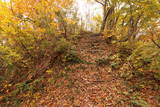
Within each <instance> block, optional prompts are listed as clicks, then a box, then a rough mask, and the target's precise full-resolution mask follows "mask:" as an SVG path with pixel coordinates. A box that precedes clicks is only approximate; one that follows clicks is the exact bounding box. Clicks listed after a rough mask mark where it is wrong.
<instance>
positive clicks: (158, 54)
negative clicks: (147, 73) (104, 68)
mask: <svg viewBox="0 0 160 107" xmlns="http://www.w3.org/2000/svg"><path fill="white" fill-rule="evenodd" d="M128 61H130V62H132V65H133V66H134V67H135V68H137V69H141V70H151V71H160V49H158V48H157V47H156V46H155V45H154V44H152V43H150V42H148V43H141V44H139V46H138V48H137V49H135V50H134V51H133V54H132V55H131V56H130V57H129V58H128Z"/></svg>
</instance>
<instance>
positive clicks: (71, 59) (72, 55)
mask: <svg viewBox="0 0 160 107" xmlns="http://www.w3.org/2000/svg"><path fill="white" fill-rule="evenodd" d="M63 61H64V62H66V63H71V64H74V63H82V62H84V61H83V60H82V59H81V58H79V56H78V54H77V53H76V52H75V51H70V52H68V53H66V54H65V55H64V59H63Z"/></svg>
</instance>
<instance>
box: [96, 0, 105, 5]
mask: <svg viewBox="0 0 160 107" xmlns="http://www.w3.org/2000/svg"><path fill="white" fill-rule="evenodd" d="M95 1H96V2H97V3H99V4H101V5H102V6H104V4H103V3H102V2H100V1H98V0H95Z"/></svg>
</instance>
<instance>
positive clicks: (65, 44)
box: [55, 38, 71, 53]
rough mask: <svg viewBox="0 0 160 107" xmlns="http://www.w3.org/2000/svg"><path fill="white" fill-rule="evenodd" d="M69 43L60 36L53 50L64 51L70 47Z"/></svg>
mask: <svg viewBox="0 0 160 107" xmlns="http://www.w3.org/2000/svg"><path fill="white" fill-rule="evenodd" d="M70 47H71V43H70V42H68V41H67V40H66V39H65V38H61V39H60V40H59V41H57V42H56V47H55V51H56V52H60V53H66V52H67V51H68V49H70Z"/></svg>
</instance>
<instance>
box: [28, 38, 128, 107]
mask: <svg viewBox="0 0 160 107" xmlns="http://www.w3.org/2000/svg"><path fill="white" fill-rule="evenodd" d="M76 48H77V51H78V53H79V54H80V55H81V57H82V58H83V59H84V60H86V61H87V62H95V60H97V59H99V58H103V57H106V56H107V55H109V54H111V53H112V49H113V47H110V46H108V45H106V43H105V41H104V39H103V37H102V36H86V37H83V38H81V39H80V40H79V41H78V43H77V45H76ZM65 69H69V71H72V72H68V73H67V74H66V75H65V76H64V75H63V76H62V77H61V78H60V79H57V80H56V82H54V85H53V84H48V87H46V88H45V92H43V93H44V94H43V95H41V97H37V98H35V100H33V101H32V103H30V104H31V105H32V104H33V105H36V106H37V107H126V106H125V105H126V103H124V99H126V97H127V96H126V95H125V93H128V91H127V90H128V88H127V87H126V86H125V85H124V80H123V79H121V78H119V77H118V76H117V74H116V73H113V72H111V70H110V68H109V67H107V66H106V67H100V66H97V65H96V64H75V65H71V66H69V67H67V68H65ZM35 94H36V93H35Z"/></svg>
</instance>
